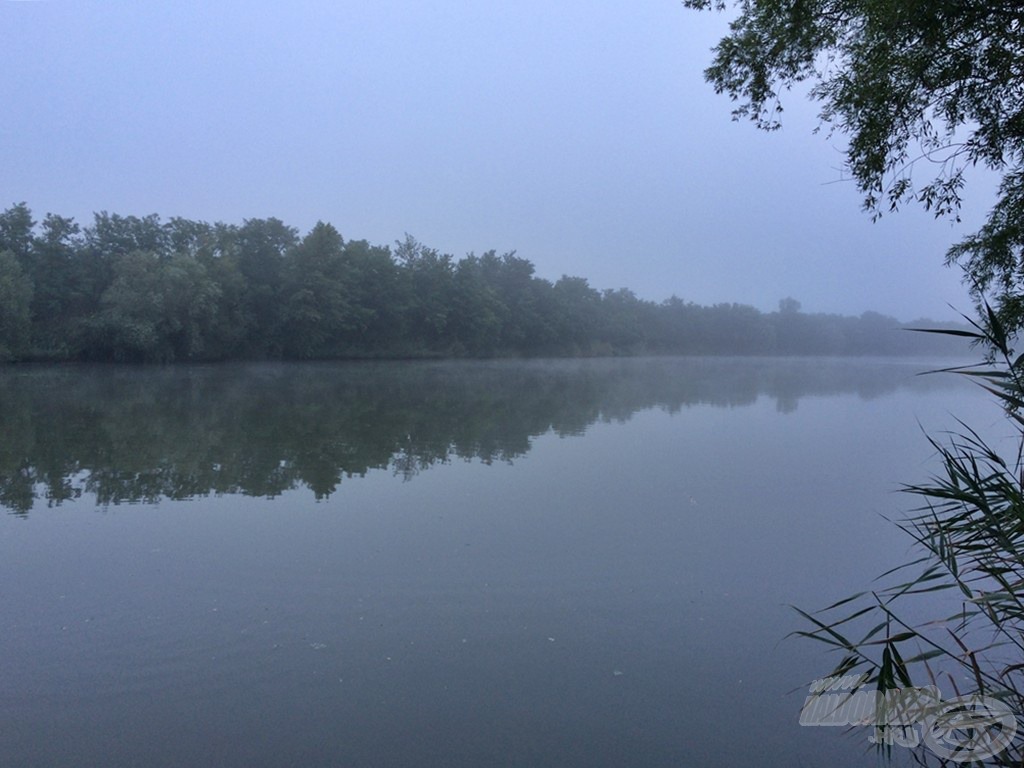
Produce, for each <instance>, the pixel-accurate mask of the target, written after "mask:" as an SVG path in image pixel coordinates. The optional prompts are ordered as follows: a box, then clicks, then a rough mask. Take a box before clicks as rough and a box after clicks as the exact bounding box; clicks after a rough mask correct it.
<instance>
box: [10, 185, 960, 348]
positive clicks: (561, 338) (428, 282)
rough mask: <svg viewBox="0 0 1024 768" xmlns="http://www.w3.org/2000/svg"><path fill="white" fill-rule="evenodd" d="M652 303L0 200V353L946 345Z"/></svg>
mask: <svg viewBox="0 0 1024 768" xmlns="http://www.w3.org/2000/svg"><path fill="white" fill-rule="evenodd" d="M782 306H783V309H784V310H785V311H783V312H775V313H762V312H760V311H759V310H757V309H755V308H754V307H749V306H744V305H740V304H719V305H715V306H711V307H702V306H699V305H696V304H693V303H690V302H684V301H682V300H681V299H679V298H677V297H672V298H670V299H668V300H666V301H664V302H662V303H660V304H659V303H655V302H652V301H646V300H644V299H641V298H639V297H638V296H636V295H635V294H634V293H633V292H632V291H629V290H628V289H625V288H620V289H617V290H605V291H598V290H596V289H594V288H591V287H590V285H589V284H588V282H587V280H586V279H585V278H582V277H568V276H563V277H562V278H561V279H559V280H558V281H557V282H555V283H551V282H550V281H548V280H545V279H543V278H541V277H538V276H537V275H536V274H534V266H533V264H532V263H531V262H530V261H528V260H527V259H524V258H522V257H521V256H517V255H516V254H515V253H514V252H509V253H504V254H498V253H497V252H496V251H488V252H486V253H484V254H482V255H480V256H477V255H475V254H469V255H467V256H465V257H464V258H462V259H456V258H455V257H454V256H452V255H451V254H447V253H441V252H439V251H437V250H435V249H434V248H430V247H428V246H426V245H424V244H422V243H420V242H418V241H417V240H416V239H415V238H413V237H410V236H408V235H407V236H406V237H405V239H404V240H402V241H400V242H397V243H396V245H395V247H394V249H392V248H389V247H388V246H379V245H371V244H370V243H368V242H367V241H365V240H346V239H345V238H344V237H342V235H341V233H340V232H339V231H338V230H337V229H335V228H334V227H333V226H332V225H331V224H327V223H324V222H318V223H317V224H316V225H315V226H314V227H313V228H312V229H311V230H310V231H309V232H308V233H307V234H305V235H302V236H300V233H299V232H298V230H296V229H295V228H293V227H290V226H288V225H286V224H284V223H283V222H282V221H280V220H278V219H247V220H246V221H244V222H243V223H242V224H241V225H232V224H223V223H217V224H208V223H206V222H202V221H190V220H187V219H182V218H172V219H170V220H169V221H162V220H161V219H160V217H159V216H157V215H155V214H152V215H149V216H145V217H142V218H140V217H136V216H120V215H117V214H109V213H106V212H102V213H98V214H96V215H95V217H94V222H93V223H92V224H91V225H86V226H83V227H80V226H79V225H78V224H76V223H75V222H74V221H72V220H71V219H66V218H63V217H60V216H56V215H53V214H49V215H47V216H46V218H45V219H44V220H43V222H42V223H41V224H40V225H37V224H36V222H34V220H33V218H32V214H31V211H30V210H29V209H28V207H27V206H26V205H24V204H19V205H15V206H13V207H12V208H10V209H8V210H7V211H3V212H0V361H2V360H95V361H125V362H168V363H169V362H187V361H195V360H228V359H250V360H251V359H331V358H333V359H338V358H365V357H374V358H380V357H495V356H508V355H516V356H518V355H554V356H576V355H586V356H594V355H612V354H614V355H631V354H665V353H668V354H687V353H696V354H902V353H913V352H926V353H927V352H942V351H949V350H950V346H949V344H948V343H946V344H942V343H941V342H943V341H944V340H935V339H929V340H924V339H921V338H919V337H915V335H914V334H906V333H903V334H901V333H896V332H895V329H896V328H897V327H898V326H899V323H898V321H896V320H895V319H893V318H886V317H883V316H881V315H877V314H875V313H871V312H866V313H864V314H863V315H861V316H860V317H840V316H837V315H825V314H817V315H810V314H803V313H800V312H798V310H799V302H796V301H794V300H793V299H787V300H784V301H783V302H782Z"/></svg>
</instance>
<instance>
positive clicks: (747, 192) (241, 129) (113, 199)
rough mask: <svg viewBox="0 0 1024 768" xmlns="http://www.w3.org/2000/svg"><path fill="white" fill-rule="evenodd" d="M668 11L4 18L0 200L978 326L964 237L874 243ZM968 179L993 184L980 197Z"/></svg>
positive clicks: (240, 5) (821, 171)
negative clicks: (951, 250)
mask: <svg viewBox="0 0 1024 768" xmlns="http://www.w3.org/2000/svg"><path fill="white" fill-rule="evenodd" d="M726 18H727V17H723V16H720V15H715V14H699V13H696V12H693V11H689V10H687V9H685V8H683V7H682V4H681V2H679V0H602V2H599V3H598V2H593V0H587V1H586V2H584V1H583V0H543V1H542V0H517V2H514V3H510V2H492V1H490V0H478V1H476V2H473V1H471V0H431V2H427V1H426V0H365V1H361V2H352V1H349V2H346V1H344V0H342V1H341V2H337V1H334V2H327V1H325V0H287V2H264V0H245V1H244V2H243V1H241V0H204V1H203V2H192V1H190V0H175V2H173V3H171V2H146V1H143V0H135V2H130V3H129V2H72V1H70V0H68V1H61V0H39V1H37V2H33V1H31V0H29V1H23V2H14V1H12V0H4V1H3V2H0V71H2V72H3V76H2V77H0V105H2V109H0V206H2V207H7V206H8V205H10V204H12V203H15V202H20V201H25V202H27V203H28V204H29V206H30V207H31V208H32V210H33V211H34V212H35V213H36V215H37V217H41V216H42V215H43V214H44V213H46V212H48V211H52V212H54V213H60V214H62V215H66V216H74V217H75V218H76V219H77V220H79V221H80V222H83V223H88V222H89V221H91V217H92V212H93V211H100V210H107V211H110V212H112V213H120V214H125V215H127V214H136V215H145V214H148V213H158V214H160V215H161V216H162V217H164V218H167V217H170V216H184V217H187V218H193V219H202V220H206V221H225V222H230V223H241V221H242V220H243V219H246V218H259V217H269V216H276V217H278V218H280V219H283V220H284V221H285V222H286V223H288V224H291V225H293V226H295V227H298V228H299V229H300V230H301V231H303V232H305V231H307V230H308V229H309V228H310V227H311V226H312V225H313V224H314V223H315V222H316V221H317V220H318V219H323V220H325V221H329V222H331V223H333V224H334V225H335V226H337V228H338V229H339V230H340V231H341V233H342V235H343V236H344V237H346V238H352V239H367V240H369V241H371V242H373V243H377V244H392V243H393V242H394V241H395V240H397V239H400V238H401V237H402V236H403V234H404V233H406V232H408V233H410V234H412V235H414V236H415V237H416V238H418V239H419V240H420V241H422V242H424V243H426V244H427V245H430V246H433V247H435V248H438V249H439V250H441V251H444V252H449V253H452V254H454V255H456V256H462V255H465V254H466V253H467V252H470V251H475V252H477V253H481V252H483V251H486V250H489V249H492V248H493V249H497V250H498V251H506V250H513V249H514V250H516V251H517V252H518V254H519V255H520V256H523V257H525V258H528V259H529V260H530V261H532V262H533V263H534V264H535V265H536V267H537V273H538V274H539V275H540V276H542V277H545V278H548V279H551V280H556V279H558V277H560V276H561V275H562V274H570V275H579V276H582V277H586V278H588V279H589V280H590V283H591V285H592V286H594V287H596V288H599V289H604V288H619V287H628V288H631V289H632V290H634V291H635V292H636V293H637V294H639V295H640V296H642V297H644V298H650V299H655V300H659V301H660V300H662V299H665V298H667V297H668V296H670V295H672V294H675V295H677V296H680V297H682V298H684V299H687V300H690V301H695V302H698V303H701V304H711V303H717V302H732V301H735V302H741V303H746V304H752V305H754V306H756V307H758V308H760V309H763V310H770V309H774V308H775V307H776V306H777V304H778V301H779V299H780V298H783V297H786V296H793V297H795V298H797V299H798V300H800V301H801V302H802V304H803V307H804V309H805V310H808V311H828V312H843V313H850V314H859V313H860V312H862V311H863V310H866V309H873V310H877V311H881V312H884V313H887V314H892V315H896V316H897V317H899V318H901V319H905V320H907V319H913V318H917V317H921V316H930V317H934V318H947V317H951V316H954V315H953V313H952V312H951V310H950V309H949V308H948V306H947V304H953V305H955V306H956V307H957V308H958V309H960V310H965V311H966V310H968V309H969V301H968V299H967V296H966V293H965V291H964V290H963V288H962V287H961V285H960V279H959V273H958V271H956V270H950V269H946V268H945V267H943V265H942V264H943V254H944V252H945V249H946V248H947V247H948V246H949V245H950V244H951V243H952V242H954V241H956V240H957V239H959V237H960V236H962V235H963V234H965V233H966V232H967V231H969V230H970V228H971V227H972V226H975V225H977V224H978V223H979V222H980V221H981V218H982V216H983V214H984V213H985V210H986V208H987V207H988V205H989V203H990V201H991V199H992V196H991V186H992V185H991V182H990V180H988V179H981V180H980V182H979V183H978V184H976V185H975V189H974V190H972V191H973V194H969V197H968V208H967V209H966V210H965V212H964V224H963V225H960V226H959V227H954V226H953V225H951V224H950V223H948V222H945V221H935V220H934V219H932V218H931V217H930V216H929V215H928V214H926V213H923V212H921V211H918V210H913V209H907V210H904V211H901V212H900V213H899V214H897V215H895V216H890V217H887V218H885V219H883V220H882V221H881V222H879V223H876V224H872V223H871V222H870V220H869V217H868V216H867V215H865V214H863V213H861V212H860V208H859V206H860V196H859V195H858V194H857V192H856V190H855V189H854V187H853V185H852V184H851V183H849V182H846V181H843V180H842V174H841V172H840V166H841V161H842V156H841V145H840V143H839V140H838V139H832V140H828V139H826V138H825V137H824V136H822V135H820V134H819V135H813V134H812V131H813V129H814V127H815V125H816V122H815V120H814V115H815V113H816V110H815V109H814V108H813V107H811V106H810V105H807V104H805V103H803V102H802V101H800V100H799V99H798V98H793V99H792V100H791V102H784V106H786V107H787V111H786V118H787V119H786V122H785V127H784V129H783V130H782V131H781V132H777V133H772V134H764V133H760V132H758V131H757V130H756V129H755V128H754V127H753V126H752V125H751V124H749V123H734V122H731V121H730V109H731V105H730V103H729V101H728V99H727V98H726V97H724V96H716V95H715V94H714V92H713V90H712V89H711V88H710V86H708V85H707V84H706V83H705V82H704V80H703V76H702V70H703V69H704V67H705V66H706V65H707V64H708V62H709V60H710V56H711V54H710V50H709V49H710V48H711V46H712V45H713V44H714V42H715V40H717V39H718V37H720V36H721V34H722V33H723V31H724V29H725V22H726ZM986 185H988V188H987V190H986V188H985V187H986Z"/></svg>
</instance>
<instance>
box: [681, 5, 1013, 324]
mask: <svg viewBox="0 0 1024 768" xmlns="http://www.w3.org/2000/svg"><path fill="white" fill-rule="evenodd" d="M684 3H685V5H687V6H689V7H691V8H700V9H703V8H712V7H714V8H717V9H719V10H722V9H725V8H726V2H725V0H684ZM735 5H736V9H737V14H738V15H737V17H736V18H735V19H734V20H733V22H732V23H731V27H730V33H729V35H727V36H726V37H725V38H723V39H722V40H721V42H720V43H719V44H718V46H717V48H716V52H715V58H714V61H713V62H712V64H711V66H710V67H709V68H708V70H707V72H706V75H707V77H708V79H709V80H710V81H711V82H712V83H713V84H714V86H715V88H716V89H717V90H718V91H719V92H721V93H727V94H729V95H730V96H731V97H732V98H733V99H734V100H735V101H736V102H737V107H736V110H735V112H734V115H735V116H736V117H749V118H750V119H752V120H753V121H754V122H755V123H757V125H758V126H760V127H762V128H765V129H769V130H771V129H774V128H776V127H778V125H779V116H780V113H781V111H782V105H781V101H780V99H781V95H782V94H783V93H784V92H785V91H788V90H789V89H790V88H792V87H793V86H795V85H798V84H801V83H806V84H808V87H809V89H810V96H811V98H812V99H814V100H815V101H817V102H818V103H819V104H820V105H821V111H820V116H821V119H822V122H823V123H824V125H825V126H827V127H829V128H832V129H835V130H837V131H838V132H839V133H841V134H843V135H845V136H847V137H848V138H849V143H848V144H847V147H846V165H847V170H848V171H849V173H850V175H851V176H852V177H853V179H854V180H855V181H856V183H857V185H858V186H859V188H860V189H861V191H862V192H863V193H864V195H865V207H866V208H867V209H869V210H871V211H873V212H874V213H876V214H877V213H879V212H881V211H882V210H884V209H885V208H890V209H895V208H896V207H897V206H899V205H900V204H901V203H903V202H906V201H910V200H915V201H917V202H919V203H921V204H923V205H924V206H925V207H926V208H928V209H930V210H933V211H935V212H936V214H937V215H940V216H945V215H951V216H956V215H957V211H958V209H959V207H960V202H961V197H960V195H961V191H962V188H963V185H964V180H965V177H964V173H965V170H966V169H968V168H970V167H971V166H975V165H981V166H984V167H987V168H989V169H991V170H993V171H995V172H996V173H997V174H998V175H999V177H1000V179H1001V185H1000V190H999V198H998V202H997V204H996V206H995V207H994V208H993V210H992V211H991V213H990V214H989V217H988V220H987V221H986V223H985V224H984V225H983V226H982V228H981V229H980V230H979V231H978V232H977V233H976V234H974V235H971V236H969V237H967V238H966V239H964V240H963V241H962V242H961V243H960V244H958V245H956V246H955V247H953V248H952V249H951V250H950V251H949V253H948V259H949V261H951V262H957V263H959V264H961V265H962V266H963V268H964V270H965V275H966V279H967V282H968V284H969V286H970V287H971V289H972V290H973V291H974V292H975V295H976V296H977V298H978V300H979V305H980V304H981V302H982V299H983V296H984V295H985V294H988V295H989V297H990V298H991V299H992V301H993V302H994V305H995V306H996V309H997V310H998V313H999V314H1000V316H1001V322H1002V324H1003V325H1004V327H1006V328H1007V329H1008V330H1010V331H1011V332H1016V331H1018V330H1020V329H1021V328H1024V291H1022V277H1024V229H1022V228H1021V226H1020V222H1021V221H1022V220H1024V78H1022V74H1024V5H1022V4H1021V3H1018V2H1000V1H999V0H899V2H895V1H893V0H881V1H880V0H738V2H736V4H735ZM801 90H802V89H801ZM915 172H916V173H917V174H918V176H919V177H920V176H921V175H922V174H923V175H924V178H923V179H922V178H918V179H917V180H916V181H915V179H914V174H915Z"/></svg>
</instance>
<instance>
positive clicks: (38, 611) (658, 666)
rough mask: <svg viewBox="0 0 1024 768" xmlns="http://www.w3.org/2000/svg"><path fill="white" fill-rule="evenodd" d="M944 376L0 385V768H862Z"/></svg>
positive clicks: (640, 367)
mask: <svg viewBox="0 0 1024 768" xmlns="http://www.w3.org/2000/svg"><path fill="white" fill-rule="evenodd" d="M939 364H943V363H942V362H936V361H920V360H918V361H896V360H836V359H827V360H814V359H796V360H771V359H734V358H689V359H679V358H667V359H629V360H579V361H576V360H573V361H496V362H389V363H323V364H293V365H277V364H246V365H239V364H231V365H217V366H195V367H167V368H131V367H125V368H121V367H70V366H69V367H63V366H54V367H50V366H45V367H32V366H27V367H7V368H0V433H2V434H3V436H4V439H3V444H2V445H0V506H2V507H3V512H4V514H2V515H0V585H2V586H0V658H2V659H3V676H2V682H0V723H2V725H0V765H4V766H8V765H10V766H72V765H73V766H78V767H85V766H103V768H119V767H120V766H148V767H157V766H185V765H216V766H223V767H233V766H239V767H241V766H247V767H248V766H303V767H306V766H417V767H426V766H467V767H469V766H473V768H478V767H479V766H559V767H565V766H588V767H593V766H624V765H636V766H685V765H716V766H732V765H735V766H744V765H758V766H799V765H808V766H811V765H830V766H831V765H835V766H845V765H849V766H854V765H869V764H874V762H875V757H874V754H873V753H872V752H871V751H870V749H869V744H868V742H867V731H866V730H865V729H860V730H854V731H851V732H848V733H847V732H844V729H842V728H829V727H801V726H800V725H799V724H798V716H799V712H800V709H801V706H802V705H803V702H804V697H805V696H806V694H807V686H808V683H809V682H810V681H811V680H813V679H815V678H820V677H823V676H826V675H827V674H828V673H829V672H830V670H831V669H832V666H833V665H834V664H835V663H836V662H837V661H838V658H837V657H836V656H834V655H830V654H828V653H827V652H826V650H825V649H824V648H823V647H822V646H819V645H818V644H815V643H813V642H810V641H807V640H802V639H798V638H791V637H790V638H787V635H788V634H789V633H790V632H792V631H794V630H796V629H806V628H807V627H806V626H805V625H803V624H802V623H801V620H800V619H799V617H798V615H797V614H796V613H795V612H794V611H793V609H792V608H791V607H790V606H791V605H797V606H800V607H802V608H806V609H816V608H820V607H823V606H825V605H827V604H829V603H831V602H833V601H834V600H837V599H839V598H841V597H844V596H846V595H848V594H851V593H853V592H856V591H860V590H861V589H864V588H866V587H868V586H870V583H871V580H872V579H873V578H874V577H875V576H877V575H879V574H880V573H881V572H883V571H884V570H886V569H888V568H890V567H892V566H894V565H897V564H899V563H901V562H904V561H905V560H906V559H907V557H908V551H909V541H908V540H907V538H906V537H905V536H904V535H902V534H900V533H899V532H898V531H897V530H896V529H895V527H894V525H893V524H892V523H890V522H888V521H886V520H885V519H884V518H883V517H882V515H887V516H890V517H899V516H900V515H901V514H903V513H906V512H907V510H909V509H910V508H912V507H913V506H914V501H915V500H914V499H912V498H910V497H908V496H906V495H904V494H900V493H897V492H895V491H896V489H897V488H898V487H899V486H900V484H901V483H906V482H912V481H920V480H923V479H924V478H925V477H926V476H927V475H928V474H929V473H931V472H933V471H935V470H937V469H938V467H937V465H936V461H935V459H934V456H933V449H932V448H931V447H930V446H929V445H928V443H927V440H926V438H925V435H924V433H923V431H922V430H923V429H926V430H928V431H929V432H930V433H937V432H940V431H941V430H943V429H948V428H952V427H954V426H955V420H954V417H955V416H956V417H961V418H963V419H965V420H966V421H967V422H968V423H970V424H971V425H972V426H977V427H978V428H980V429H982V430H991V431H994V432H995V433H997V436H998V431H999V429H1000V419H999V411H998V408H997V407H996V406H994V405H993V404H992V403H990V402H989V401H988V400H987V399H986V398H985V396H984V395H983V393H981V392H980V391H979V390H978V389H977V388H975V387H972V386H970V385H968V384H965V383H964V382H962V381H960V380H958V379H957V378H956V377H954V376H950V375H937V376H917V375H915V374H916V373H918V372H919V371H922V370H926V369H928V368H931V367H935V366H936V365H939Z"/></svg>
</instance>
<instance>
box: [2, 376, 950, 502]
mask: <svg viewBox="0 0 1024 768" xmlns="http://www.w3.org/2000/svg"><path fill="white" fill-rule="evenodd" d="M929 367H933V366H929V364H928V363H927V362H921V361H911V362H900V361H892V360H885V361H877V362H873V363H865V361H863V360H812V359H801V360H773V359H735V358H670V359H642V360H636V359H628V360H580V361H495V362H483V363H481V362H388V363H330V364H291V365H280V364H248V365H222V366H197V367H171V368H107V367H98V368H82V367H13V368H6V369H3V370H0V432H2V434H3V435H4V440H3V442H2V444H0V505H2V506H4V507H5V508H6V509H8V510H10V511H12V512H15V513H17V514H27V513H28V512H29V511H30V510H31V509H32V507H33V506H35V505H36V504H37V503H47V504H49V505H51V506H52V505H59V504H61V503H62V502H64V501H67V500H70V499H77V498H79V497H81V496H83V495H87V496H94V497H95V499H96V502H97V503H98V504H100V505H108V504H118V503H122V502H154V501H158V500H160V499H164V498H167V499H185V498H192V497H196V496H204V495H208V494H247V495H251V496H261V497H273V496H276V495H278V494H280V493H282V492H284V491H286V490H289V489H292V488H297V487H308V488H309V489H311V490H312V491H313V493H314V494H315V495H316V497H317V498H318V499H322V498H325V497H327V496H329V495H330V494H331V493H333V492H334V491H335V489H336V488H337V487H338V484H339V483H340V482H342V479H343V478H346V477H352V476H360V475H364V474H366V473H367V472H368V471H369V470H371V469H383V470H388V471H391V472H393V473H395V474H396V475H399V476H402V477H404V478H410V477H412V476H414V475H415V474H416V473H418V472H420V471H421V470H423V469H426V468H428V467H430V466H432V465H434V464H436V463H439V462H447V461H450V460H452V459H454V458H460V459H477V460H480V461H483V462H487V463H489V462H494V461H511V460H512V459H514V458H515V457H517V456H522V455H524V454H525V453H527V452H528V451H529V450H530V444H531V439H532V438H533V437H535V436H538V435H541V434H545V433H547V432H549V431H553V432H555V433H556V434H558V435H561V436H571V435H578V434H581V433H583V432H584V431H585V430H586V428H587V427H588V425H590V424H593V423H595V422H597V421H601V420H605V421H608V420H619V421H625V420H627V419H629V418H630V417H631V416H632V415H633V414H635V413H637V412H638V411H641V410H644V409H648V408H662V409H666V410H668V411H669V412H673V413H674V412H677V411H680V410H682V409H684V408H687V407H689V406H693V405H698V404H700V405H713V406H721V407H741V406H745V405H750V404H752V403H754V402H756V401H757V399H758V398H759V397H769V398H772V399H774V400H775V402H776V407H777V408H778V410H780V411H782V412H791V411H793V410H795V409H796V408H797V406H798V403H799V400H800V399H801V398H803V397H808V396H816V395H837V394H851V395H856V396H858V397H861V398H872V397H876V396H880V395H883V394H886V393H889V392H893V391H895V390H897V389H899V388H911V389H919V390H926V389H935V388H945V387H952V386H957V382H956V380H955V378H954V377H949V376H929V377H921V376H915V373H917V372H919V371H921V370H926V369H927V368H929Z"/></svg>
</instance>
